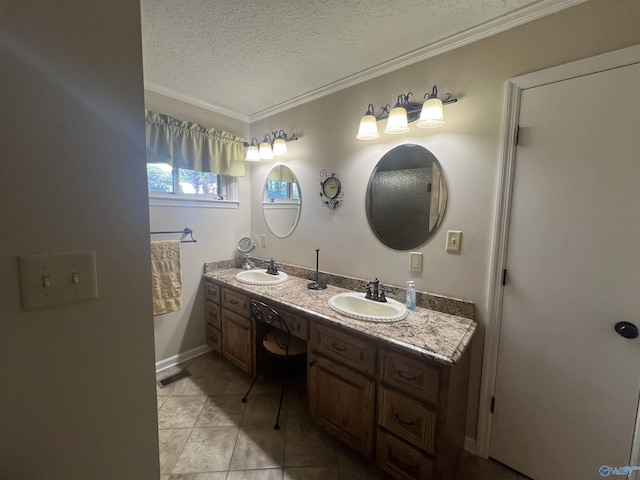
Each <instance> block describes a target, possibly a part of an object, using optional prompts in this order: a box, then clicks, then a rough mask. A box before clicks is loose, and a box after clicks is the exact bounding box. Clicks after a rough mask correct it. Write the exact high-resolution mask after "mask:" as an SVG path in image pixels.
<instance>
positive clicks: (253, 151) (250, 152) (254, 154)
mask: <svg viewBox="0 0 640 480" xmlns="http://www.w3.org/2000/svg"><path fill="white" fill-rule="evenodd" d="M245 160H246V161H247V162H259V161H260V153H259V152H258V147H256V146H255V145H251V146H249V148H247V158H245Z"/></svg>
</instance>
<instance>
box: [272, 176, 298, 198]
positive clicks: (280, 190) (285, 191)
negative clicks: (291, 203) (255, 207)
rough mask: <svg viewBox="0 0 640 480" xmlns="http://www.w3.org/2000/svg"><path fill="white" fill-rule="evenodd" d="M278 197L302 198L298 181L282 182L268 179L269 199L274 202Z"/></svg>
mask: <svg viewBox="0 0 640 480" xmlns="http://www.w3.org/2000/svg"><path fill="white" fill-rule="evenodd" d="M276 199H283V200H300V192H299V191H298V184H297V183H296V182H282V181H277V180H270V179H267V198H266V200H267V201H270V202H273V201H276Z"/></svg>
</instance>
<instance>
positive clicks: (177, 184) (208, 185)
mask: <svg viewBox="0 0 640 480" xmlns="http://www.w3.org/2000/svg"><path fill="white" fill-rule="evenodd" d="M147 184H148V187H149V193H150V194H151V196H152V197H154V198H158V197H161V198H165V199H171V198H175V199H176V200H177V199H182V200H184V199H187V198H191V199H192V200H198V199H199V200H206V201H211V200H232V201H236V200H237V199H236V198H235V197H237V193H234V192H237V188H236V179H235V177H230V176H226V175H218V174H216V173H210V172H198V171H196V170H187V169H184V168H173V167H171V165H169V164H166V163H148V164H147Z"/></svg>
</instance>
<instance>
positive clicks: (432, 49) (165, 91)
mask: <svg viewBox="0 0 640 480" xmlns="http://www.w3.org/2000/svg"><path fill="white" fill-rule="evenodd" d="M585 1H587V0H540V1H539V2H536V3H534V4H531V5H527V6H525V7H522V8H521V9H519V10H516V11H514V12H511V13H508V14H506V15H503V16H502V17H500V18H496V19H493V20H489V21H488V22H485V23H483V24H481V25H477V26H475V27H472V28H470V29H468V30H465V31H463V32H460V33H457V34H455V35H452V36H450V37H447V38H444V39H442V40H439V41H437V42H435V43H432V44H430V45H427V46H425V47H422V48H418V49H417V50H414V51H412V52H409V53H406V54H404V55H401V56H399V57H396V58H394V59H392V60H389V61H388V62H384V63H381V64H379V65H376V66H375V67H371V68H368V69H366V70H363V71H361V72H358V73H356V74H354V75H350V76H348V77H345V78H343V79H341V80H338V81H336V82H333V83H331V84H329V85H326V86H324V87H321V88H317V89H315V90H312V91H310V92H307V93H305V94H303V95H299V96H297V97H295V98H292V99H291V100H287V101H286V102H282V103H279V104H278V105H274V106H273V107H269V108H265V109H264V110H260V111H259V112H255V113H252V114H250V115H244V114H241V113H238V112H234V111H232V110H229V109H226V108H222V107H218V106H216V105H213V104H210V103H207V102H204V101H202V100H199V99H197V98H194V97H191V96H189V95H185V94H182V93H180V92H177V91H175V90H172V89H169V88H165V87H162V86H160V85H157V84H154V83H151V82H145V89H147V90H150V91H152V92H155V93H159V94H161V95H165V96H167V97H171V98H174V99H176V100H180V101H182V102H186V103H190V104H192V105H195V106H198V107H201V108H204V109H207V110H211V111H212V112H216V113H220V114H222V115H226V116H228V117H231V118H235V119H236V120H240V121H243V122H246V123H249V124H251V123H253V122H257V121H258V120H262V119H264V118H267V117H270V116H272V115H275V114H277V113H281V112H284V111H285V110H289V109H291V108H294V107H297V106H300V105H303V104H305V103H308V102H311V101H313V100H317V99H318V98H322V97H325V96H327V95H330V94H332V93H336V92H339V91H340V90H344V89H345V88H349V87H352V86H354V85H358V84H360V83H363V82H366V81H367V80H371V79H374V78H377V77H380V76H382V75H385V74H387V73H391V72H394V71H396V70H400V69H401V68H404V67H408V66H409V65H413V64H415V63H418V62H421V61H423V60H427V59H428V58H432V57H435V56H437V55H441V54H443V53H446V52H449V51H451V50H455V49H456V48H459V47H462V46H464V45H468V44H470V43H473V42H476V41H478V40H482V39H483V38H487V37H490V36H492V35H496V34H498V33H501V32H504V31H506V30H509V29H511V28H515V27H518V26H520V25H523V24H525V23H528V22H532V21H534V20H537V19H539V18H542V17H545V16H547V15H551V14H553V13H556V12H559V11H560V10H564V9H566V8H570V7H573V6H575V5H578V4H580V3H584V2H585Z"/></svg>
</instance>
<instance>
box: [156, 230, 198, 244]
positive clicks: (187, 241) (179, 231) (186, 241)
mask: <svg viewBox="0 0 640 480" xmlns="http://www.w3.org/2000/svg"><path fill="white" fill-rule="evenodd" d="M149 233H150V234H151V235H157V234H163V233H181V234H182V235H189V236H190V237H191V240H180V243H196V242H197V240H196V239H195V238H193V230H191V229H190V228H189V227H186V228H185V229H184V230H171V231H167V232H149Z"/></svg>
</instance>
